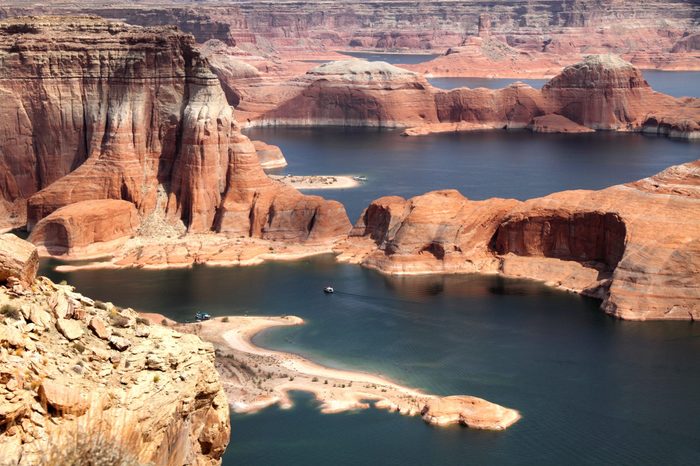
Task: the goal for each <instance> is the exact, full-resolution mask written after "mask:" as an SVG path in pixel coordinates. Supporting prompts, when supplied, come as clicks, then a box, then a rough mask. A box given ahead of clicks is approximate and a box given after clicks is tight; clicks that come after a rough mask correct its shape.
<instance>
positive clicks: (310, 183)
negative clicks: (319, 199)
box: [268, 175, 361, 190]
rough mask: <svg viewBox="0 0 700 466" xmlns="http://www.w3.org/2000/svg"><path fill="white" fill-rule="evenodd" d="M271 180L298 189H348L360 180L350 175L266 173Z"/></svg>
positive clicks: (355, 185) (359, 182)
mask: <svg viewBox="0 0 700 466" xmlns="http://www.w3.org/2000/svg"><path fill="white" fill-rule="evenodd" d="M268 176H269V177H270V178H272V179H273V180H277V181H281V182H282V183H284V184H288V185H289V186H293V187H295V188H296V189H299V190H305V189H348V188H356V187H358V186H359V185H360V184H361V181H359V180H356V179H355V178H354V177H353V176H352V175H285V176H281V175H268Z"/></svg>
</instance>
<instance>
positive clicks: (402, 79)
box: [241, 55, 700, 139]
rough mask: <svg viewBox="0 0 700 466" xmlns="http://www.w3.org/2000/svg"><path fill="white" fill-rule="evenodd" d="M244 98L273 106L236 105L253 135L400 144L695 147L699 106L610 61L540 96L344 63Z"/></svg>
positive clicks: (596, 62)
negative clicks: (442, 85)
mask: <svg viewBox="0 0 700 466" xmlns="http://www.w3.org/2000/svg"><path fill="white" fill-rule="evenodd" d="M271 89H274V90H276V91H279V92H273V91H272V90H271ZM246 95H247V96H249V98H251V99H252V100H253V101H259V100H265V99H268V100H269V96H270V95H276V96H277V97H278V101H277V102H276V103H274V104H270V103H268V107H270V108H269V109H267V110H263V111H260V108H258V107H256V105H254V104H251V105H249V104H247V103H246V102H245V101H243V102H241V107H242V108H244V109H251V110H252V111H251V112H250V114H249V120H251V121H252V124H258V125H260V124H262V125H344V126H379V127H408V128H409V129H407V130H406V132H405V134H407V135H421V134H428V133H433V132H445V131H467V130H474V129H479V130H483V129H503V128H512V129H518V128H529V129H531V130H533V131H542V132H584V131H590V130H598V129H605V130H616V131H638V132H640V131H643V132H649V133H658V134H664V135H669V136H673V137H679V138H689V139H693V138H698V137H700V99H692V98H684V99H676V98H674V97H671V96H668V95H665V94H660V93H658V92H654V91H653V90H652V89H651V87H649V84H648V83H647V82H646V81H645V79H644V76H643V75H642V72H641V71H640V70H639V69H637V68H635V67H634V66H632V65H631V64H629V63H627V62H626V61H624V60H622V59H621V58H619V57H617V56H613V55H589V56H587V57H585V59H584V60H583V61H581V62H580V63H577V64H575V65H572V66H569V67H566V68H565V69H564V70H563V71H562V72H561V73H560V74H558V75H557V76H555V77H554V78H553V79H551V80H550V81H549V82H548V83H547V84H545V86H544V87H543V88H542V89H541V90H539V89H534V88H532V87H530V86H528V85H526V84H522V83H514V84H512V85H510V86H508V87H506V88H503V89H495V90H492V89H483V88H478V89H468V88H459V89H454V90H451V91H443V90H439V89H436V88H434V87H433V86H431V85H430V84H429V83H428V82H427V81H426V79H425V78H424V77H423V76H421V75H419V74H417V73H413V72H410V71H407V70H404V69H401V68H398V67H396V66H392V65H389V64H386V63H382V62H365V61H360V60H347V61H340V62H333V63H328V64H324V65H320V66H318V67H317V68H314V69H312V70H310V71H308V72H307V73H306V74H305V75H304V76H303V77H301V78H298V79H294V80H291V81H289V82H287V83H285V84H284V85H280V84H276V85H271V87H269V88H266V87H265V86H260V85H259V84H258V83H255V84H250V85H249V88H246Z"/></svg>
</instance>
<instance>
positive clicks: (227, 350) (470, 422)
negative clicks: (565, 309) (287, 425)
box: [177, 316, 520, 430]
mask: <svg viewBox="0 0 700 466" xmlns="http://www.w3.org/2000/svg"><path fill="white" fill-rule="evenodd" d="M303 324H304V321H303V319H301V318H299V317H295V316H281V317H248V316H229V317H222V318H216V319H213V320H210V321H206V322H201V323H196V324H180V325H178V326H177V328H178V330H181V331H186V332H189V333H195V334H197V335H199V336H200V337H201V338H203V339H205V340H207V341H209V342H211V343H213V344H214V346H215V348H216V355H217V369H218V370H219V373H220V374H221V376H222V379H223V384H224V387H225V390H226V393H227V395H228V397H229V403H230V404H231V408H232V409H233V410H234V411H236V412H239V413H253V412H256V411H259V410H261V409H263V408H266V407H268V406H271V405H275V404H279V406H281V407H282V408H291V407H292V401H291V399H290V397H289V392H291V391H305V392H310V393H312V394H313V395H314V396H315V397H316V398H317V400H318V401H319V402H320V403H321V411H322V412H323V413H337V412H342V411H348V410H354V409H366V408H370V407H372V406H374V407H376V408H379V409H386V410H389V411H394V412H399V413H401V414H404V415H408V416H417V415H420V416H422V417H423V419H424V420H425V421H426V422H429V423H431V424H435V425H448V424H455V423H458V424H462V425H466V426H469V427H474V428H480V429H489V430H503V429H505V428H507V427H509V426H510V425H512V424H513V423H515V422H517V420H518V419H520V414H519V413H518V412H517V411H515V410H512V409H508V408H504V407H502V406H499V405H496V404H494V403H490V402H488V401H486V400H482V399H480V398H476V397H470V396H454V397H438V396H435V395H432V394H428V393H425V392H423V391H421V390H417V389H414V388H410V387H406V386H403V385H400V384H397V383H395V382H393V381H391V380H389V379H388V378H385V377H382V376H381V375H374V374H369V373H365V372H359V371H348V370H340V369H333V368H330V367H325V366H322V365H320V364H317V363H315V362H313V361H310V360H308V359H306V358H304V357H302V356H299V355H297V354H292V353H284V352H279V351H274V350H269V349H265V348H261V347H258V346H256V345H254V344H253V343H252V341H251V340H252V338H253V337H254V336H255V335H256V334H258V333H259V332H261V331H264V330H265V329H268V328H272V327H279V326H293V325H303Z"/></svg>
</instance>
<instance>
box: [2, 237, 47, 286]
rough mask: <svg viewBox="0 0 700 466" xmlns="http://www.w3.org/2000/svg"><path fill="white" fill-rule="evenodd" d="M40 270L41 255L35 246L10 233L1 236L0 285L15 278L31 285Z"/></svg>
mask: <svg viewBox="0 0 700 466" xmlns="http://www.w3.org/2000/svg"><path fill="white" fill-rule="evenodd" d="M38 269H39V255H38V253H37V249H36V247H34V245H32V244H31V243H29V242H27V241H24V240H23V239H20V238H18V237H17V236H15V235H13V234H10V233H6V234H3V235H0V283H2V282H5V281H7V279H8V278H10V277H14V278H16V279H18V280H20V281H21V282H23V283H24V284H30V283H32V282H33V281H34V279H35V278H36V273H37V270H38Z"/></svg>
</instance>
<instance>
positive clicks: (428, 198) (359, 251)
mask: <svg viewBox="0 0 700 466" xmlns="http://www.w3.org/2000/svg"><path fill="white" fill-rule="evenodd" d="M699 212H700V161H696V162H692V163H688V164H685V165H680V166H676V167H672V168H669V169H668V170H665V171H664V172H662V173H660V174H658V175H656V176H654V177H651V178H648V179H645V180H641V181H639V182H636V183H631V184H628V185H620V186H613V187H611V188H608V189H604V190H601V191H564V192H560V193H555V194H552V195H549V196H546V197H543V198H538V199H532V200H529V201H526V202H520V201H516V200H506V199H488V200H485V201H470V200H468V199H466V198H464V197H463V196H462V195H461V194H459V193H458V192H457V191H437V192H432V193H428V194H424V195H422V196H418V197H415V198H413V199H409V200H405V199H402V198H398V197H388V198H380V199H377V200H376V201H374V202H373V203H372V204H371V205H370V206H369V207H368V208H367V209H366V210H365V212H364V213H363V214H362V216H361V217H360V219H359V220H358V221H357V223H356V225H355V228H354V229H353V231H352V232H351V235H350V238H349V240H348V241H347V242H345V243H344V244H342V245H341V246H339V247H338V249H337V251H338V252H339V253H340V254H341V255H340V260H343V261H348V262H354V263H360V264H362V265H365V266H367V267H371V268H375V269H378V270H381V271H383V272H386V273H397V274H405V273H465V272H467V273H468V272H484V273H500V274H503V275H506V276H514V277H525V278H533V279H537V280H542V281H545V282H548V283H549V284H551V285H553V286H557V287H560V288H564V289H568V290H572V291H576V292H579V293H583V294H586V295H590V296H595V297H598V298H601V299H602V300H603V303H602V307H603V309H604V310H605V311H606V312H608V313H610V314H612V315H614V316H617V317H620V318H624V319H633V320H646V319H680V320H695V319H699V318H700V288H699V287H698V284H700V275H699V273H698V271H699V270H700V267H699V265H700V263H699V262H698V260H700V215H698V213H699Z"/></svg>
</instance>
